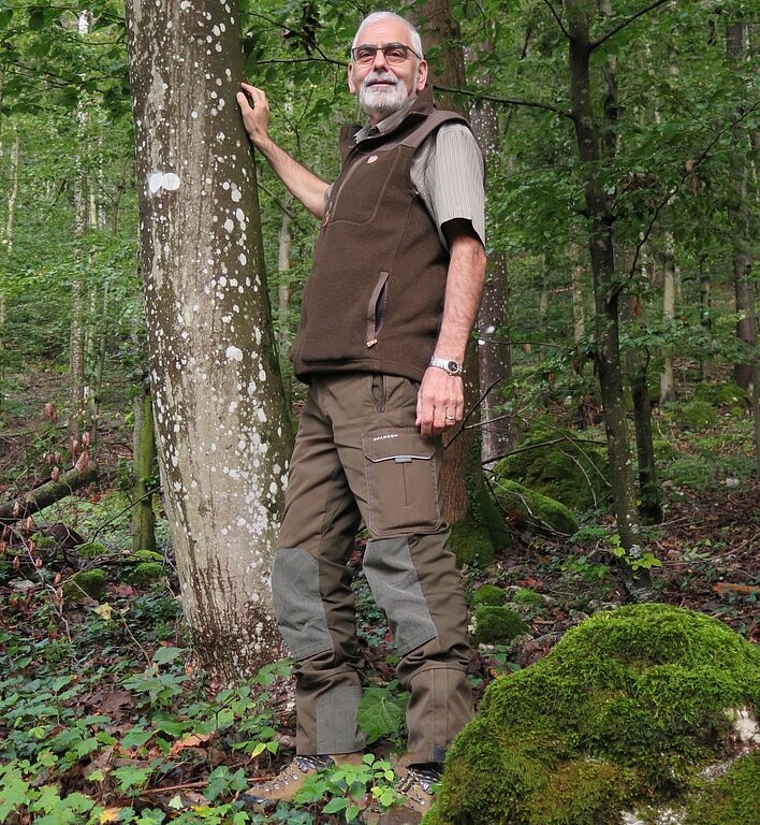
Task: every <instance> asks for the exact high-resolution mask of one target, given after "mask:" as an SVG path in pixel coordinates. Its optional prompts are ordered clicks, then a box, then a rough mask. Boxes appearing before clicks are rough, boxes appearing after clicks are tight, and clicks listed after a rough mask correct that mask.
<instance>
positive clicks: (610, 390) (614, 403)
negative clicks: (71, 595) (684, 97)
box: [565, 0, 652, 601]
mask: <svg viewBox="0 0 760 825" xmlns="http://www.w3.org/2000/svg"><path fill="white" fill-rule="evenodd" d="M565 8H566V11H567V15H568V27H569V28H568V33H569V41H570V42H569V47H570V48H569V52H570V53H569V68H570V100H571V111H572V117H573V122H574V125H575V135H576V141H577V146H578V153H579V157H580V159H581V162H582V164H583V166H584V172H583V176H584V178H583V185H584V198H585V206H586V217H587V225H588V248H589V258H590V262H591V272H592V277H593V281H594V296H595V307H596V317H595V320H596V337H597V352H596V363H597V374H598V376H599V385H600V388H601V396H602V403H603V404H604V418H605V426H606V430H607V450H608V454H609V461H610V481H611V485H612V495H613V502H614V510H615V518H616V522H617V530H618V535H619V536H620V542H621V546H622V547H623V549H624V550H625V552H626V555H627V560H628V561H630V562H631V563H632V564H635V563H636V560H637V559H639V558H640V557H641V556H642V555H643V537H642V533H641V524H640V522H639V514H638V508H637V502H636V485H635V480H634V475H633V471H632V465H633V462H632V460H631V452H630V444H629V436H628V425H627V421H626V405H625V396H624V393H623V381H622V368H621V362H620V341H619V311H618V301H619V295H620V284H619V279H618V276H617V272H616V270H615V256H614V249H613V216H612V204H611V201H610V196H609V195H608V194H607V193H606V191H605V189H604V186H603V185H602V184H601V183H600V180H599V177H598V174H597V172H596V169H597V167H598V166H599V164H600V162H601V160H602V140H603V136H602V130H601V129H600V128H599V125H598V124H597V122H596V120H595V118H594V113H593V107H592V104H591V77H590V57H591V44H590V38H589V19H588V16H587V10H588V8H589V6H588V4H587V3H586V2H585V0H568V1H567V2H566V4H565ZM609 85H611V84H609V80H608V86H609ZM611 105H614V100H610V101H608V107H609V106H611ZM605 140H606V141H609V140H610V137H609V133H607V137H606V138H605ZM606 145H607V146H609V143H607V144H606ZM621 570H622V573H623V575H624V576H625V584H626V588H627V590H628V592H629V594H630V596H631V597H632V598H633V599H635V600H636V601H641V600H648V599H650V598H651V597H652V593H651V585H650V581H649V576H648V573H647V571H646V570H643V569H639V570H637V571H634V570H633V568H632V567H629V566H628V564H626V563H623V565H622V567H621Z"/></svg>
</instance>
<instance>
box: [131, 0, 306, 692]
mask: <svg viewBox="0 0 760 825" xmlns="http://www.w3.org/2000/svg"><path fill="white" fill-rule="evenodd" d="M126 11H127V31H128V48H129V59H130V73H131V86H132V95H133V111H134V122H135V143H136V154H137V171H138V185H139V188H140V218H141V236H140V240H141V251H142V263H143V273H144V279H145V291H146V315H147V328H148V349H149V358H150V367H151V386H152V391H153V396H154V398H153V401H154V412H155V419H156V427H157V440H158V446H159V456H160V466H161V477H162V484H163V489H164V495H165V504H166V511H167V516H168V518H169V522H170V525H171V533H172V540H173V544H174V550H175V555H176V559H177V567H178V572H179V577H180V585H181V595H182V604H183V608H184V611H185V615H186V617H187V621H188V624H189V626H190V629H191V633H192V638H193V641H194V644H195V648H196V651H197V652H198V654H199V656H200V658H201V660H202V662H203V664H204V666H205V667H206V669H207V670H209V672H210V673H211V674H212V675H213V676H214V677H216V678H217V679H218V680H231V679H234V678H237V677H239V676H241V675H243V674H251V673H253V672H255V671H256V670H258V669H259V668H260V667H261V665H262V664H264V663H266V662H270V661H273V660H275V659H277V658H279V657H281V656H282V655H283V652H284V651H283V647H282V641H281V637H280V634H279V631H278V630H277V626H276V622H275V619H274V613H273V606H272V599H271V593H270V588H269V575H270V568H271V561H272V556H273V554H274V547H275V542H276V537H277V533H278V530H279V520H280V514H281V511H282V503H283V491H284V488H285V484H286V476H287V465H288V457H289V455H290V450H291V448H292V430H291V424H290V420H289V416H288V414H287V411H286V409H285V400H284V393H283V387H282V379H281V376H280V373H279V365H278V360H277V352H276V345H275V341H274V339H273V336H274V333H273V327H272V320H271V309H270V306H269V297H268V292H267V284H266V278H265V273H264V265H263V254H262V242H261V220H260V213H259V205H258V200H257V193H256V176H255V169H254V166H253V161H252V157H251V150H250V147H249V144H248V140H247V136H246V134H245V131H244V129H243V125H242V121H241V119H240V116H239V113H238V109H237V107H236V105H235V93H236V91H237V90H238V87H239V82H240V80H241V79H243V77H244V65H243V54H242V48H241V34H240V18H239V9H238V4H237V3H236V2H234V0H230V2H229V3H224V4H221V3H216V2H212V0H197V2H193V3H185V2H179V1H178V0H170V2H166V3H143V2H142V0H130V2H127V4H126Z"/></svg>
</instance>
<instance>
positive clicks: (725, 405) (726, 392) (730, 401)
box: [694, 381, 752, 416]
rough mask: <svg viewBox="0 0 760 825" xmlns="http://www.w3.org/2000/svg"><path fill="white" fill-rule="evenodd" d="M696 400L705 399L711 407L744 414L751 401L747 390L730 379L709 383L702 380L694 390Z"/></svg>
mask: <svg viewBox="0 0 760 825" xmlns="http://www.w3.org/2000/svg"><path fill="white" fill-rule="evenodd" d="M694 398H695V400H697V401H706V402H707V403H708V404H711V405H712V406H713V407H719V408H721V409H723V410H728V411H729V412H730V413H731V414H732V415H736V416H740V415H744V413H746V412H747V410H748V409H749V408H750V406H751V404H752V402H751V399H750V396H749V393H748V392H747V390H744V389H742V388H741V387H740V386H738V385H737V384H734V383H733V382H732V381H727V382H724V383H715V384H711V383H709V382H706V381H702V382H701V383H699V384H697V387H696V389H695V390H694Z"/></svg>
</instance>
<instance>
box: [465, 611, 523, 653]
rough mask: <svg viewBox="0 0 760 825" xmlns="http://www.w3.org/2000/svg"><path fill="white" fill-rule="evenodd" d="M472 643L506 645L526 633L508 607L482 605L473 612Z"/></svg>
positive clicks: (520, 622)
mask: <svg viewBox="0 0 760 825" xmlns="http://www.w3.org/2000/svg"><path fill="white" fill-rule="evenodd" d="M474 618H475V632H474V634H473V641H474V642H475V644H479V645H496V644H507V643H508V642H511V641H513V640H514V639H516V638H517V637H518V636H522V635H523V634H524V633H527V632H528V626H527V625H526V624H525V622H524V621H523V620H522V619H521V618H520V617H519V616H518V615H517V613H515V611H514V610H510V609H509V608H508V607H497V606H494V605H488V604H482V605H480V606H479V607H478V608H477V609H476V610H475V617H474Z"/></svg>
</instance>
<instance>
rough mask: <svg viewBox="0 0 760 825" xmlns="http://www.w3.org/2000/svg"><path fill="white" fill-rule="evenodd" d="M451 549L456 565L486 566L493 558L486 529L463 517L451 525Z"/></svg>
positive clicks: (491, 543) (491, 545)
mask: <svg viewBox="0 0 760 825" xmlns="http://www.w3.org/2000/svg"><path fill="white" fill-rule="evenodd" d="M451 549H452V550H453V551H454V555H455V556H456V559H457V566H459V567H463V566H465V565H473V566H474V567H487V566H488V565H489V564H490V563H491V562H492V561H493V560H494V555H495V552H494V546H493V541H491V537H490V535H489V534H488V530H487V529H486V528H485V527H482V526H481V525H479V524H476V523H475V522H474V521H473V520H472V519H470V518H465V519H462V520H461V521H457V522H456V523H454V524H452V525H451Z"/></svg>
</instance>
